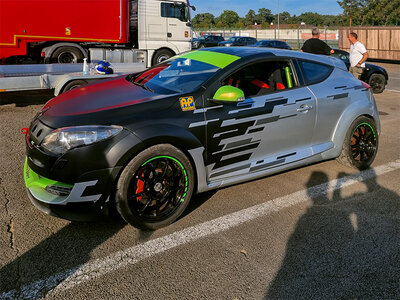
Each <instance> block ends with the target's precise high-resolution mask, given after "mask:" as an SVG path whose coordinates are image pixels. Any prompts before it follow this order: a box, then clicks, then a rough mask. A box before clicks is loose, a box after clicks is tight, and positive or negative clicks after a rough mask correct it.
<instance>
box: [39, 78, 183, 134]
mask: <svg viewBox="0 0 400 300" xmlns="http://www.w3.org/2000/svg"><path fill="white" fill-rule="evenodd" d="M125 77H126V76H120V77H117V78H113V79H108V80H103V81H100V82H98V83H93V84H89V85H86V86H83V87H80V88H76V89H73V90H70V91H68V92H66V93H63V94H61V95H59V96H57V97H55V98H53V99H51V100H50V101H48V102H47V103H46V104H45V105H44V106H43V108H42V109H41V111H40V112H39V115H40V120H41V121H42V122H43V123H45V124H47V125H48V126H51V127H54V128H57V127H62V126H72V125H78V124H77V123H79V124H85V123H89V124H90V123H93V122H96V121H97V122H98V123H99V122H100V123H103V124H104V123H107V119H110V118H112V116H113V115H115V113H120V114H121V111H122V110H123V111H129V112H128V113H129V114H132V113H140V112H141V111H142V112H143V109H145V108H144V107H143V106H144V104H146V103H148V102H151V101H155V100H159V99H164V98H168V96H169V95H160V94H157V93H153V92H150V91H148V90H146V89H144V88H142V87H140V86H137V85H134V84H133V83H131V82H129V81H128V80H126V78H125ZM175 99H176V98H175ZM158 102H159V103H157V105H152V108H153V109H155V110H160V109H165V108H167V107H169V106H171V105H172V103H171V101H158ZM141 104H142V105H141ZM139 106H140V108H139Z"/></svg>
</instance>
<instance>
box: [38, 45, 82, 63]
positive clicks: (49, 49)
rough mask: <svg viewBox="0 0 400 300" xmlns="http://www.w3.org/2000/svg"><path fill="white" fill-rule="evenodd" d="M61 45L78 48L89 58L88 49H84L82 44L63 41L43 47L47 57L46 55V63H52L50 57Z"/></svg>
mask: <svg viewBox="0 0 400 300" xmlns="http://www.w3.org/2000/svg"><path fill="white" fill-rule="evenodd" d="M60 47H73V48H77V49H78V50H79V51H81V52H82V54H83V57H84V58H85V57H86V58H88V52H87V50H86V49H84V48H83V47H82V46H81V45H79V44H77V43H65V42H63V43H55V44H52V45H51V46H48V47H44V48H42V51H43V52H44V53H45V57H44V61H45V63H50V58H51V56H52V55H53V53H54V51H56V50H57V49H58V48H60Z"/></svg>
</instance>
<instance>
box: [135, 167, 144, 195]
mask: <svg viewBox="0 0 400 300" xmlns="http://www.w3.org/2000/svg"><path fill="white" fill-rule="evenodd" d="M138 177H139V178H143V177H144V172H143V169H141V170H139V174H138ZM143 187H144V181H143V180H141V179H138V180H137V183H136V195H137V194H140V193H142V192H143ZM140 200H142V196H138V197H136V201H138V202H139V201H140Z"/></svg>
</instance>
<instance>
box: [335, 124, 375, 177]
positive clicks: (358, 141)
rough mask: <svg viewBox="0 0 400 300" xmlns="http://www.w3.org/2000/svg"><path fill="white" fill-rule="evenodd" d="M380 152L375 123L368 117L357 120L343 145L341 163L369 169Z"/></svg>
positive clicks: (360, 168)
mask: <svg viewBox="0 0 400 300" xmlns="http://www.w3.org/2000/svg"><path fill="white" fill-rule="evenodd" d="M377 151H378V135H377V130H376V125H375V122H374V121H373V120H371V119H369V118H367V117H359V118H357V119H356V120H355V121H354V122H353V123H352V125H351V126H350V128H349V130H348V131H347V134H346V138H345V141H344V144H343V149H342V153H341V155H340V156H339V158H338V160H339V162H341V163H343V164H345V165H347V166H351V167H355V168H357V169H359V170H364V169H367V168H368V167H369V166H370V165H371V164H372V162H373V161H374V159H375V156H376V153H377Z"/></svg>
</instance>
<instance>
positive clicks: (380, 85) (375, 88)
mask: <svg viewBox="0 0 400 300" xmlns="http://www.w3.org/2000/svg"><path fill="white" fill-rule="evenodd" d="M368 84H369V85H370V86H371V90H372V92H373V93H374V94H380V93H382V92H383V90H384V89H385V76H384V75H382V74H372V75H371V77H370V78H369V80H368Z"/></svg>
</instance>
